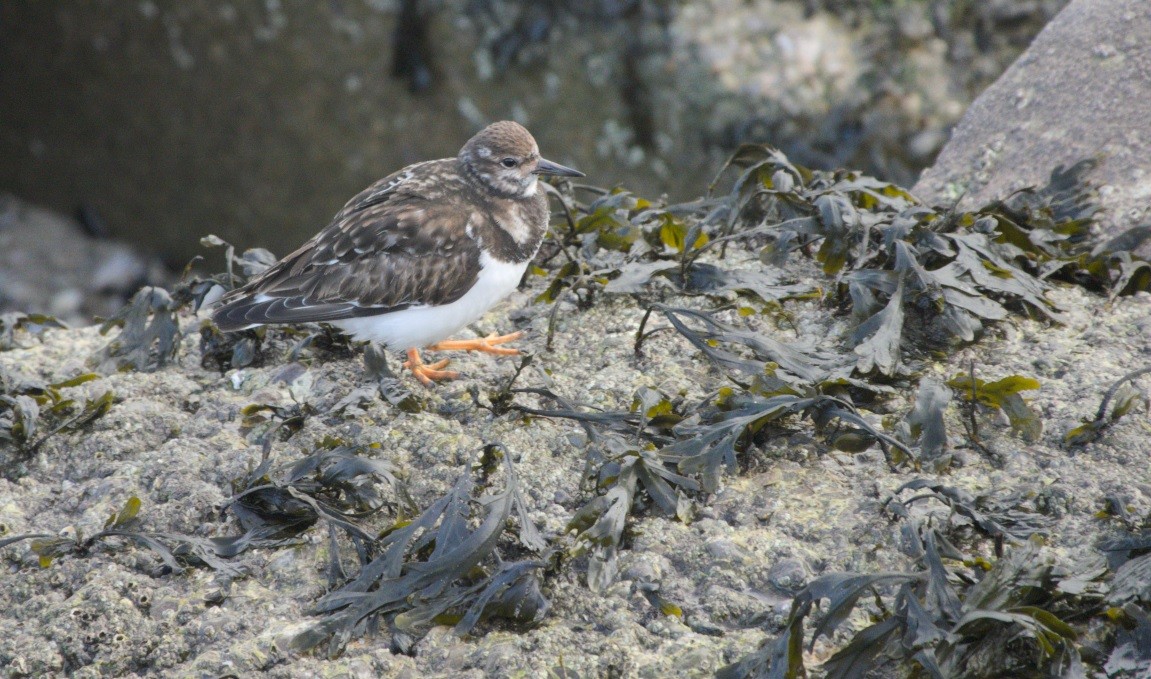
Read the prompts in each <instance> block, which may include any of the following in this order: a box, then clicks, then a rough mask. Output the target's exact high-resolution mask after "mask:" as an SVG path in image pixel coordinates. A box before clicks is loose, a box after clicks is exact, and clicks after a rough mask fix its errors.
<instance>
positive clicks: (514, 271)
mask: <svg viewBox="0 0 1151 679" xmlns="http://www.w3.org/2000/svg"><path fill="white" fill-rule="evenodd" d="M480 266H481V269H480V275H479V277H478V278H477V279H476V283H475V285H473V286H472V288H471V289H470V290H468V291H467V293H466V294H465V295H464V296H463V297H461V298H459V299H458V300H456V301H454V302H452V303H451V304H444V305H441V306H418V307H410V308H408V309H404V310H403V311H394V312H392V313H388V314H382V315H380V316H369V317H366V318H349V319H347V320H343V321H335V322H333V323H332V325H335V326H336V327H338V328H340V329H342V330H343V331H344V332H346V333H348V334H350V335H352V336H353V337H355V338H356V339H357V340H368V341H371V342H380V343H382V344H384V345H385V346H387V347H388V348H389V349H412V348H417V349H418V348H420V347H425V346H427V345H429V344H435V343H436V342H439V341H440V340H442V339H447V338H448V337H451V336H452V335H453V334H455V333H456V332H458V331H459V330H460V329H461V328H463V327H464V326H466V325H468V324H469V323H472V322H474V321H476V320H478V319H479V318H480V317H481V316H483V315H484V314H485V313H487V311H488V309H491V308H492V307H493V306H495V305H496V304H497V303H498V302H499V301H501V300H502V299H503V298H504V297H507V296H508V295H509V294H510V293H511V292H512V291H513V290H515V289H516V286H517V285H519V282H520V279H521V278H523V275H524V271H525V270H526V269H527V266H528V263H527V262H520V263H518V264H514V263H509V262H501V261H499V260H497V259H494V258H492V257H491V256H490V255H489V254H487V253H486V252H485V253H482V254H481V255H480Z"/></svg>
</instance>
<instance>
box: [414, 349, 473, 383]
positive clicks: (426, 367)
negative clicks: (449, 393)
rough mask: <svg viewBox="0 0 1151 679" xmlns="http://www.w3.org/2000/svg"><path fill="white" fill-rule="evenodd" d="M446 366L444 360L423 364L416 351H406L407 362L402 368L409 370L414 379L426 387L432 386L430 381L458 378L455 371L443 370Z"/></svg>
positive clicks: (446, 362) (446, 360) (445, 360)
mask: <svg viewBox="0 0 1151 679" xmlns="http://www.w3.org/2000/svg"><path fill="white" fill-rule="evenodd" d="M447 364H448V359H446V358H445V359H444V360H442V361H436V362H435V363H424V360H423V359H422V358H420V352H419V350H417V349H408V360H406V361H404V367H405V368H407V369H408V370H411V371H412V374H413V375H415V376H416V379H417V380H419V381H420V382H423V384H424V386H427V387H430V386H432V380H454V379H456V378H457V377H459V376H460V374H459V373H458V372H456V371H455V370H444V369H443V368H444V366H446V365H447Z"/></svg>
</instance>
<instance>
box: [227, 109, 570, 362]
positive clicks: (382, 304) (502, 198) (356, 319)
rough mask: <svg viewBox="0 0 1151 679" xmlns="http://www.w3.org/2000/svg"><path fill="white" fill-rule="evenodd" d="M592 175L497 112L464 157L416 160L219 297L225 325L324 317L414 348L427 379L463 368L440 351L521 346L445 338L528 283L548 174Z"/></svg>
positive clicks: (493, 339) (544, 220) (496, 338)
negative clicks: (437, 354)
mask: <svg viewBox="0 0 1151 679" xmlns="http://www.w3.org/2000/svg"><path fill="white" fill-rule="evenodd" d="M544 174H551V175H560V176H564V177H582V176H584V175H583V173H582V172H578V171H576V170H573V169H571V168H568V167H564V166H563V165H559V164H558V163H553V162H551V161H550V160H545V159H543V158H541V157H540V153H539V147H538V146H537V145H536V141H535V139H533V138H532V135H531V133H529V132H528V131H527V130H526V129H524V127H523V126H522V125H520V124H518V123H514V122H510V121H503V122H498V123H492V124H491V125H488V126H487V127H485V128H484V129H483V130H481V131H480V132H479V133H478V134H477V135H476V136H474V137H472V138H471V139H469V140H468V142H467V143H466V144H464V147H463V148H462V149H460V153H459V155H458V156H456V157H455V158H444V159H442V160H430V161H426V162H422V163H416V164H414V165H409V166H408V167H405V168H404V169H402V170H400V171H399V172H396V173H394V174H392V175H389V176H387V177H385V178H383V179H381V180H379V181H378V182H376V183H375V184H373V185H371V186H369V187H368V188H367V189H365V190H364V191H362V192H361V193H360V194H359V195H357V196H356V197H354V198H352V199H351V200H350V201H348V203H347V205H345V206H344V208H343V209H342V210H340V212H339V213H338V214H337V215H336V216H335V218H334V219H333V220H332V222H331V224H329V225H328V226H327V228H325V229H324V230H323V231H321V232H320V233H318V234H316V235H315V236H314V237H313V238H312V239H311V240H309V241H308V242H307V243H304V245H303V246H301V247H300V249H298V250H296V251H295V252H293V253H292V254H290V255H288V256H287V257H285V258H283V259H282V260H280V261H279V262H277V263H276V264H275V265H273V266H272V267H271V268H269V269H268V270H267V271H265V272H264V273H262V274H260V275H259V276H257V277H256V278H254V279H253V280H251V281H249V282H248V283H247V284H246V285H244V286H243V287H240V288H237V289H236V290H233V291H231V292H230V293H228V294H227V295H225V296H224V297H223V299H221V302H220V306H219V307H218V308H217V309H216V310H215V311H214V312H213V313H212V319H213V320H214V321H215V322H216V325H217V326H219V328H220V330H223V331H226V332H228V331H235V330H243V329H246V328H252V327H256V326H259V325H267V324H274V323H311V322H324V323H331V324H332V325H334V326H336V327H338V328H340V329H342V330H343V331H344V332H347V333H348V334H350V335H352V336H353V337H354V338H356V339H359V340H368V341H371V342H378V343H381V344H383V345H384V346H385V347H387V348H389V349H402V350H404V349H406V350H407V354H408V360H407V361H406V362H405V363H404V367H405V368H408V369H410V370H411V371H412V373H414V374H415V376H416V377H417V378H418V379H419V380H420V381H421V382H423V383H424V384H431V381H432V380H440V379H451V378H455V377H458V376H459V374H458V373H456V372H454V371H450V370H444V369H443V368H444V366H446V365H447V364H448V360H447V359H444V360H441V361H437V362H435V363H431V364H425V363H424V362H423V361H422V360H421V358H420V354H419V349H420V348H421V347H426V348H427V349H431V350H435V351H445V350H465V351H482V352H487V353H492V354H499V355H513V354H517V353H519V352H518V351H516V350H515V349H512V348H508V347H503V346H499V345H502V344H504V343H506V342H509V341H511V340H514V339H517V338H519V337H520V336H521V334H522V333H518V332H515V333H511V334H510V335H502V336H501V335H490V336H488V337H485V338H483V339H475V340H457V341H442V340H444V339H445V338H447V337H449V336H451V335H452V334H453V333H455V332H456V331H458V330H459V329H461V328H463V327H464V326H465V325H467V324H469V323H471V322H473V321H475V320H476V319H478V318H479V317H480V316H482V315H483V314H484V313H485V312H486V311H487V310H488V309H490V308H491V307H492V306H493V305H495V304H496V303H497V302H499V301H500V300H501V299H503V298H504V297H506V296H507V295H508V294H509V293H511V291H512V290H515V288H516V286H517V285H519V282H520V279H521V278H522V277H523V274H524V270H525V269H527V266H528V262H530V261H531V259H532V257H534V256H535V254H536V251H537V250H539V247H540V243H541V242H543V237H544V233H545V232H546V231H547V227H548V216H549V211H548V199H547V195H546V194H545V192H544V191H543V189H541V188H539V182H538V177H539V175H544Z"/></svg>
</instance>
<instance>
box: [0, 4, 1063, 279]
mask: <svg viewBox="0 0 1151 679" xmlns="http://www.w3.org/2000/svg"><path fill="white" fill-rule="evenodd" d="M1063 4H1064V2H1063V1H1062V0H1030V1H1028V2H1017V1H1016V0H1003V1H999V0H996V1H994V2H951V1H942V0H935V1H931V2H926V1H920V2H894V3H886V2H881V3H875V2H870V1H868V2H858V1H856V2H851V1H849V2H814V1H811V0H809V1H808V2H779V1H772V0H755V1H754V2H745V1H743V0H699V1H696V2H686V1H684V2H680V1H673V0H594V1H592V2H585V1H584V0H544V1H539V2H536V1H532V2H528V1H524V2H513V1H508V0H467V1H465V0H434V1H433V0H362V1H361V0H337V1H334V2H320V3H316V2H304V1H298V0H297V1H293V0H269V1H268V2H236V3H230V2H215V1H200V0H191V1H184V2H157V1H155V0H143V1H141V2H119V1H117V0H100V1H97V2H85V3H73V2H51V3H44V2H5V3H3V6H0V66H2V68H0V191H6V192H10V193H13V194H15V195H16V196H17V197H19V198H21V199H23V200H28V201H31V202H33V203H35V204H38V205H41V206H44V207H48V208H52V209H54V210H56V211H58V212H62V213H63V214H67V215H73V214H76V212H77V210H78V209H80V208H83V210H84V213H85V214H87V215H89V219H87V220H86V221H87V222H89V223H91V222H96V223H98V224H100V225H101V228H102V229H103V230H104V231H106V233H107V234H108V235H111V236H113V237H116V238H119V239H122V240H125V241H127V242H129V243H131V244H132V245H133V246H134V247H138V248H140V249H141V250H142V251H144V252H149V253H157V254H158V255H160V256H161V257H162V258H163V259H164V260H165V261H167V262H168V263H169V265H170V266H171V268H172V269H174V270H176V271H179V270H180V269H182V268H183V266H184V264H185V263H186V262H187V260H188V259H189V258H190V257H192V256H194V255H196V254H199V250H198V245H197V240H198V238H199V237H200V236H202V235H203V234H205V233H216V234H219V235H221V236H222V237H224V238H225V239H227V240H229V241H231V242H234V243H235V244H236V245H237V246H239V247H241V248H244V247H251V246H265V247H272V248H273V249H275V250H277V251H286V250H287V249H289V248H290V246H292V245H294V244H295V243H298V242H302V241H303V240H304V239H306V238H307V237H308V236H309V235H311V234H312V233H314V232H315V231H317V230H318V229H319V228H320V227H321V226H323V225H324V224H326V223H327V220H328V219H329V218H330V217H331V215H332V214H334V213H335V212H336V211H337V210H338V209H339V208H340V206H341V205H342V204H343V201H344V200H345V199H346V198H347V197H349V196H351V195H354V194H355V193H356V192H358V191H359V190H360V189H361V188H363V187H364V186H366V185H367V184H369V183H370V182H372V181H374V180H375V179H377V178H379V177H382V176H384V175H386V174H388V173H390V172H392V171H393V170H395V169H398V168H399V167H401V166H403V165H405V164H408V163H411V162H414V161H416V160H422V159H427V158H436V157H444V156H450V155H455V153H456V151H457V150H458V149H459V146H460V145H461V143H462V142H463V141H464V140H466V139H467V138H468V137H469V136H471V134H472V133H473V132H475V131H476V130H478V129H479V128H480V127H482V126H483V125H484V124H485V123H487V122H490V121H492V120H497V119H502V118H511V119H515V120H518V121H520V122H522V123H524V124H525V125H527V126H528V128H529V129H531V130H532V131H533V133H534V134H535V136H536V137H537V139H538V140H539V143H540V147H541V148H542V149H543V150H544V151H545V153H546V155H547V157H549V158H553V159H555V160H556V161H558V162H562V163H565V164H568V165H572V166H574V167H579V168H581V169H583V170H584V171H585V172H587V174H588V175H589V178H590V179H591V180H593V181H594V183H595V184H597V185H600V186H612V185H614V184H618V183H626V184H627V185H628V186H629V187H631V188H633V189H634V190H636V191H637V192H640V193H642V194H646V195H650V196H652V197H657V196H658V195H659V194H660V193H663V192H667V193H669V194H670V195H671V197H672V198H690V197H693V196H695V195H698V194H699V192H700V188H701V187H702V186H705V185H706V183H707V182H708V181H710V179H711V177H712V175H713V174H714V172H715V170H716V168H717V167H718V165H719V163H721V162H722V161H723V159H724V158H725V157H726V156H727V154H729V153H730V152H731V151H732V150H733V149H734V148H735V147H736V146H737V145H738V144H739V143H741V142H745V141H751V142H762V143H770V144H773V145H775V146H778V147H780V148H782V149H783V150H784V151H786V152H788V153H789V154H790V156H791V157H792V158H794V159H795V160H796V161H797V162H802V163H805V164H808V165H811V166H813V167H840V166H844V167H855V168H860V169H864V170H867V171H870V172H872V173H874V174H877V175H878V176H881V177H884V178H888V179H891V180H894V181H898V182H900V183H902V184H904V185H909V184H910V183H911V182H912V181H914V179H915V177H916V175H917V174H918V172H919V171H920V170H921V169H922V168H923V167H925V166H926V165H927V164H929V163H930V162H931V160H932V158H934V156H935V154H936V153H937V152H938V151H939V149H940V147H941V146H942V145H943V143H944V141H946V139H947V133H948V130H949V129H950V128H951V126H952V125H954V124H955V122H956V121H957V120H958V119H959V116H960V115H961V114H962V112H963V111H964V109H965V108H966V107H967V105H968V104H969V103H970V102H971V101H972V99H973V98H974V97H975V95H976V94H978V93H979V92H980V91H982V90H983V88H984V87H986V86H987V85H988V84H989V83H990V82H991V81H992V80H994V79H995V78H996V77H997V76H998V75H999V74H1000V73H1001V72H1002V71H1003V69H1005V68H1006V67H1007V66H1008V65H1009V64H1010V63H1011V62H1012V61H1013V60H1014V59H1015V57H1016V56H1017V55H1018V54H1019V52H1020V51H1021V50H1022V49H1023V48H1024V47H1026V45H1027V44H1028V42H1029V41H1030V39H1031V37H1032V36H1034V35H1035V33H1036V32H1037V31H1038V30H1039V29H1040V28H1041V27H1042V26H1043V25H1044V24H1045V23H1046V21H1048V20H1049V19H1050V18H1051V17H1052V16H1054V15H1055V13H1056V12H1057V11H1058V10H1059V8H1060V7H1062V5H1063Z"/></svg>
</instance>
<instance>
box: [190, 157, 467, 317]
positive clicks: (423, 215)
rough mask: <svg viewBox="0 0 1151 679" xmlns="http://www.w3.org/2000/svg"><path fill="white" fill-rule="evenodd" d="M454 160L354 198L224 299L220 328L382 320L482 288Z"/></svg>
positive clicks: (408, 172) (420, 168)
mask: <svg viewBox="0 0 1151 679" xmlns="http://www.w3.org/2000/svg"><path fill="white" fill-rule="evenodd" d="M455 163H456V160H455V159H447V160H440V161H431V162H428V163H421V164H419V165H415V166H411V167H408V168H405V169H404V170H401V171H400V172H397V173H395V174H393V175H390V176H388V177H385V178H384V179H381V180H380V181H378V182H376V183H375V184H373V185H372V186H370V187H368V188H367V189H366V190H364V191H362V192H361V193H360V194H358V195H357V196H355V197H354V198H352V199H351V200H350V201H348V203H347V205H345V206H344V208H343V209H342V210H341V211H340V212H339V213H338V214H337V215H336V217H335V218H334V219H333V220H332V223H331V224H329V225H328V227H327V228H325V229H324V230H323V231H321V232H320V233H319V234H317V235H316V236H315V237H313V238H312V239H311V240H309V241H308V242H307V243H305V244H304V245H303V246H301V247H300V248H299V249H298V250H296V251H295V252H293V253H292V254H290V255H288V256H287V257H285V258H284V259H282V260H281V261H280V262H278V263H277V264H276V265H274V266H273V267H272V268H270V269H268V270H267V271H266V272H264V273H263V274H262V275H260V276H259V277H257V278H256V279H254V280H252V281H249V282H248V284H247V285H244V286H243V287H241V288H238V289H236V290H233V291H232V292H231V293H229V294H228V295H226V296H225V298H224V299H223V300H222V304H221V306H220V307H219V308H218V309H217V310H216V311H215V312H214V314H213V319H214V320H215V321H216V324H217V325H219V326H220V329H221V330H233V329H239V328H243V327H247V326H250V325H254V324H263V323H306V322H317V321H334V320H340V319H346V318H357V317H361V316H374V315H378V314H382V313H388V312H391V311H397V310H400V309H406V308H408V307H410V306H413V305H441V304H450V303H451V302H454V301H455V300H457V299H459V298H460V297H462V296H463V295H464V294H465V293H466V292H467V291H468V289H470V288H471V287H472V285H473V284H474V283H475V281H476V278H477V276H478V274H479V270H480V249H479V246H478V244H477V243H476V241H475V240H473V239H472V238H471V237H470V236H469V235H468V233H467V224H468V220H469V218H471V217H472V214H473V212H474V211H473V210H471V209H468V208H467V206H465V205H462V204H461V203H460V201H459V200H458V198H457V199H453V198H454V197H459V196H465V195H467V194H470V193H472V191H470V189H469V188H468V187H467V186H466V183H465V182H464V181H463V180H462V179H461V178H460V176H459V173H458V172H457V171H456V169H455V167H454V164H455Z"/></svg>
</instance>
